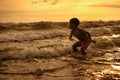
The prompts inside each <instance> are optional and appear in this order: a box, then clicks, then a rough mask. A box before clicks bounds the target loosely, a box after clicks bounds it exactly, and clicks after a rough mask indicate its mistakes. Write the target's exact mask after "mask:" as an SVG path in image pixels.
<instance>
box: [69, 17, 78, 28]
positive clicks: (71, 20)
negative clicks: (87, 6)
mask: <svg viewBox="0 0 120 80" xmlns="http://www.w3.org/2000/svg"><path fill="white" fill-rule="evenodd" d="M70 23H73V24H75V25H76V27H77V26H78V25H79V24H80V21H79V20H78V19H77V18H72V19H70Z"/></svg>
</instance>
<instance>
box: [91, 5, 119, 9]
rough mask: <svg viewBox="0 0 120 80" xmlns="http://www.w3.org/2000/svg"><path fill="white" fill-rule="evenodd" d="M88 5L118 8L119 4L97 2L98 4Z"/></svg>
mask: <svg viewBox="0 0 120 80" xmlns="http://www.w3.org/2000/svg"><path fill="white" fill-rule="evenodd" d="M90 7H109V8H120V5H114V4H98V5H91V6H90Z"/></svg>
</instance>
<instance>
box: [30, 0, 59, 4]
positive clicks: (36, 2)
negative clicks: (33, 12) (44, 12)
mask: <svg viewBox="0 0 120 80" xmlns="http://www.w3.org/2000/svg"><path fill="white" fill-rule="evenodd" d="M47 2H49V3H50V4H52V5H54V4H57V3H58V2H59V0H52V1H50V0H36V1H33V2H32V4H39V3H47Z"/></svg>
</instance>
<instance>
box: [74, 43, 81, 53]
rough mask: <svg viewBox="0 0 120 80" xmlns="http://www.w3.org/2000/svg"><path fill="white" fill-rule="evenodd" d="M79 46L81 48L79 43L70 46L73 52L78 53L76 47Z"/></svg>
mask: <svg viewBox="0 0 120 80" xmlns="http://www.w3.org/2000/svg"><path fill="white" fill-rule="evenodd" d="M79 46H81V42H80V41H78V42H76V43H74V44H73V46H72V48H73V51H74V52H77V51H78V49H77V47H79Z"/></svg>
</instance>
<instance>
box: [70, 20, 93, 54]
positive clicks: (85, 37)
mask: <svg viewBox="0 0 120 80" xmlns="http://www.w3.org/2000/svg"><path fill="white" fill-rule="evenodd" d="M79 24H80V21H79V20H78V19H77V18H72V19H70V21H69V28H70V29H72V31H71V33H70V36H69V39H70V40H73V39H72V35H74V36H75V37H76V38H77V39H78V40H79V41H78V42H76V43H75V44H73V46H72V48H73V51H74V52H76V51H78V49H77V47H79V46H81V50H80V52H81V54H82V55H86V54H87V53H86V52H85V50H86V49H87V48H88V46H89V44H90V42H94V43H95V41H93V40H91V35H90V33H89V32H87V31H85V30H82V29H79V28H78V25H79Z"/></svg>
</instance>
